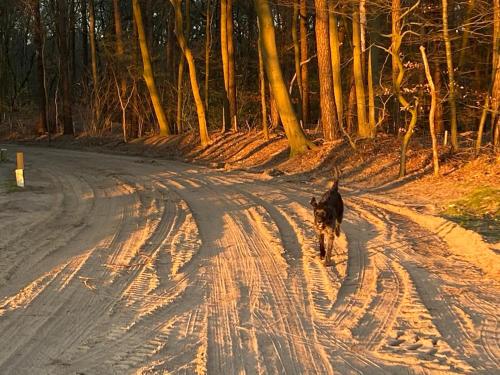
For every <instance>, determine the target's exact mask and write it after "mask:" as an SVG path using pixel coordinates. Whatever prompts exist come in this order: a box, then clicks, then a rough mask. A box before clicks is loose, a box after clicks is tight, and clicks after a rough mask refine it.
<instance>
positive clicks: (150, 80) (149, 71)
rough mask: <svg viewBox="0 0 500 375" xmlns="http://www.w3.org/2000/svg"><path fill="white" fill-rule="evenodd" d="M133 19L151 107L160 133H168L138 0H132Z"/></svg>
mask: <svg viewBox="0 0 500 375" xmlns="http://www.w3.org/2000/svg"><path fill="white" fill-rule="evenodd" d="M132 6H133V12H134V19H135V23H136V25H137V33H138V34H139V46H140V49H141V56H142V63H143V65H144V80H145V81H146V85H147V86H148V90H149V94H150V96H151V101H152V103H153V108H154V110H155V114H156V118H157V120H158V125H159V127H160V135H163V136H165V135H169V134H170V129H169V127H168V122H167V117H166V116H165V111H164V110H163V107H162V105H161V101H160V96H159V95H158V90H157V88H156V83H155V78H154V74H153V68H152V67H151V58H150V57H149V50H148V43H147V41H146V33H145V32H144V25H143V23H142V14H141V8H140V6H139V0H132Z"/></svg>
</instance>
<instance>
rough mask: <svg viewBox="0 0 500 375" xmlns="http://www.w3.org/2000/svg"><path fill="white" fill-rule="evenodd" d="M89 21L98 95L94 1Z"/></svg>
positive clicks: (93, 77) (93, 71)
mask: <svg viewBox="0 0 500 375" xmlns="http://www.w3.org/2000/svg"><path fill="white" fill-rule="evenodd" d="M89 21H90V55H91V59H92V83H93V84H94V93H95V95H97V93H98V83H99V82H98V80H97V79H98V78H97V49H96V45H95V43H96V39H95V9H94V0H89Z"/></svg>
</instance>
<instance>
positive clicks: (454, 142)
mask: <svg viewBox="0 0 500 375" xmlns="http://www.w3.org/2000/svg"><path fill="white" fill-rule="evenodd" d="M441 2H442V8H443V9H442V10H443V40H444V45H445V50H446V65H447V67H448V85H449V91H450V92H449V96H448V103H450V128H451V146H452V148H453V150H454V151H457V150H458V135H457V105H456V98H455V96H456V94H455V91H456V87H455V86H456V84H455V72H454V70H453V55H452V53H451V41H450V36H449V33H448V0H441Z"/></svg>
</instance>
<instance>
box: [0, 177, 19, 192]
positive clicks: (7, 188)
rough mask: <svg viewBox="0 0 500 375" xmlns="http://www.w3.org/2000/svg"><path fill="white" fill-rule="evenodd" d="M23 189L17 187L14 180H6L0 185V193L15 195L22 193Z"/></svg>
mask: <svg viewBox="0 0 500 375" xmlns="http://www.w3.org/2000/svg"><path fill="white" fill-rule="evenodd" d="M22 190H23V189H22V188H20V187H18V186H17V184H16V181H15V180H10V179H9V180H7V181H3V182H1V183H0V192H6V193H15V192H17V191H22Z"/></svg>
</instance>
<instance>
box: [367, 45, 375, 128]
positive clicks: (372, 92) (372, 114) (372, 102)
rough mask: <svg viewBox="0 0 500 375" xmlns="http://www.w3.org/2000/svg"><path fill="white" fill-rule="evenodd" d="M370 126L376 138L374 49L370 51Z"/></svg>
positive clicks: (368, 77) (368, 78)
mask: <svg viewBox="0 0 500 375" xmlns="http://www.w3.org/2000/svg"><path fill="white" fill-rule="evenodd" d="M367 84H368V124H369V125H370V135H371V137H374V136H375V132H376V129H375V125H376V121H375V90H374V88H373V67H372V49H371V48H370V49H369V50H368V76H367Z"/></svg>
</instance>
